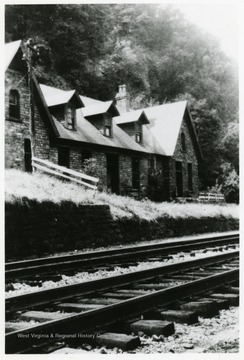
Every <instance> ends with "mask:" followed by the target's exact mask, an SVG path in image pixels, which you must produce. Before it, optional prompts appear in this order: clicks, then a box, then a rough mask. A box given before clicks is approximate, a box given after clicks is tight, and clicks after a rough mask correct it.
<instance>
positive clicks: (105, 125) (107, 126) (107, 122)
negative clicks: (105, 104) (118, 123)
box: [103, 113, 113, 138]
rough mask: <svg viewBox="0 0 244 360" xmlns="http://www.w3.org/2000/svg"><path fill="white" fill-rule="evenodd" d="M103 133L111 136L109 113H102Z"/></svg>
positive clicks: (110, 117)
mask: <svg viewBox="0 0 244 360" xmlns="http://www.w3.org/2000/svg"><path fill="white" fill-rule="evenodd" d="M103 135H104V136H106V137H110V138H111V137H113V130H112V116H111V115H110V114H109V113H107V114H104V115H103Z"/></svg>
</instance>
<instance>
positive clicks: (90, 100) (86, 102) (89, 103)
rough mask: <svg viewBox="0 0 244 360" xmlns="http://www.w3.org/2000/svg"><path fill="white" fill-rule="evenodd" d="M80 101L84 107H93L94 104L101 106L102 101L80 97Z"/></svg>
mask: <svg viewBox="0 0 244 360" xmlns="http://www.w3.org/2000/svg"><path fill="white" fill-rule="evenodd" d="M80 98H81V101H82V102H83V104H84V106H89V105H94V104H101V103H103V101H101V100H97V99H92V98H90V97H87V96H83V95H80Z"/></svg>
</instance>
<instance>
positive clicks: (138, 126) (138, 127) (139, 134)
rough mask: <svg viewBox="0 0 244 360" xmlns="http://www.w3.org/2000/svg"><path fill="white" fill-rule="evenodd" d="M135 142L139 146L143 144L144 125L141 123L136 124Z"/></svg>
mask: <svg viewBox="0 0 244 360" xmlns="http://www.w3.org/2000/svg"><path fill="white" fill-rule="evenodd" d="M135 140H136V143H137V144H142V141H143V134H142V124H141V123H140V122H138V121H137V122H135Z"/></svg>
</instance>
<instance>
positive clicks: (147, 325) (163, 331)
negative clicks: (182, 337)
mask: <svg viewBox="0 0 244 360" xmlns="http://www.w3.org/2000/svg"><path fill="white" fill-rule="evenodd" d="M128 329H129V330H130V331H132V332H133V333H134V334H138V333H139V332H142V333H144V334H146V335H164V336H169V335H172V334H174V332H175V327H174V323H173V322H169V321H166V320H138V321H136V322H133V323H129V324H128Z"/></svg>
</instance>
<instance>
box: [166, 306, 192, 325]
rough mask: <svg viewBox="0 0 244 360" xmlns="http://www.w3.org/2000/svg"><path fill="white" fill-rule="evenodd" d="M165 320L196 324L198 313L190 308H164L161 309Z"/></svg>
mask: <svg viewBox="0 0 244 360" xmlns="http://www.w3.org/2000/svg"><path fill="white" fill-rule="evenodd" d="M160 313H161V316H162V318H163V319H164V320H167V321H174V322H176V323H183V324H188V325H191V324H195V323H197V322H198V315H197V313H195V312H193V311H188V310H164V311H160Z"/></svg>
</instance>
